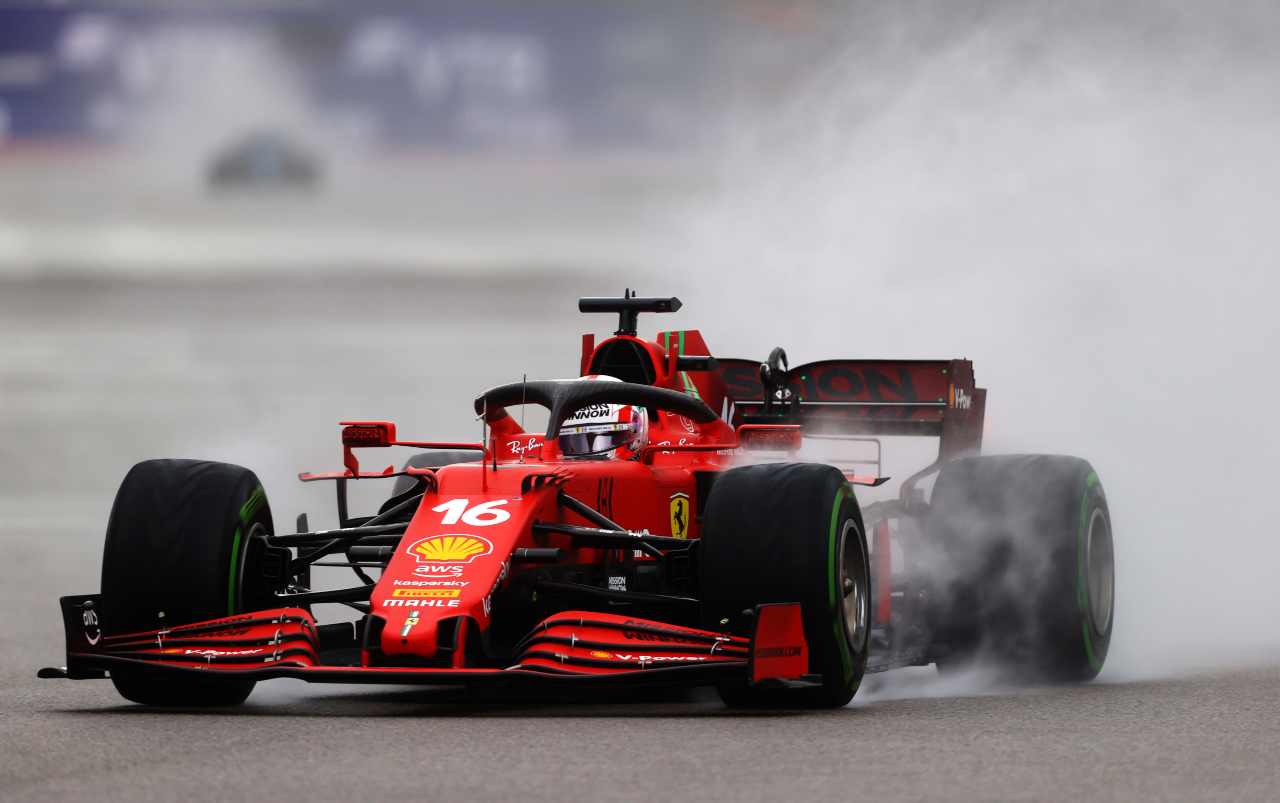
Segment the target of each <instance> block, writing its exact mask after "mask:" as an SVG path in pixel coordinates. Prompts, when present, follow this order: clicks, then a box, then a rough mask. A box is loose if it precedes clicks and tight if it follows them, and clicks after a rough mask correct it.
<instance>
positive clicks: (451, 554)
mask: <svg viewBox="0 0 1280 803" xmlns="http://www.w3.org/2000/svg"><path fill="white" fill-rule="evenodd" d="M492 552H493V544H492V543H490V542H489V539H488V538H482V537H481V536H478V535H433V536H430V537H428V538H423V539H421V540H419V541H415V542H414V543H413V544H412V545H411V546H410V547H409V554H410V555H413V557H414V559H415V560H417V561H418V563H453V564H460V563H470V562H471V561H473V560H475V559H476V558H479V557H483V556H485V555H488V554H490V553H492Z"/></svg>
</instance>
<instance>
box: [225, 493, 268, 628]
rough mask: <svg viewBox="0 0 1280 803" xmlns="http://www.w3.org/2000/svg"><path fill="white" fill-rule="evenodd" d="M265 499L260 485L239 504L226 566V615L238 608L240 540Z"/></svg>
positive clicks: (233, 612) (231, 613)
mask: <svg viewBox="0 0 1280 803" xmlns="http://www.w3.org/2000/svg"><path fill="white" fill-rule="evenodd" d="M266 501H267V494H266V491H264V490H263V488H262V486H261V485H259V486H258V487H256V488H254V489H253V493H251V494H249V498H248V499H247V500H245V503H244V504H243V505H241V506H240V520H239V522H237V524H236V531H235V535H233V536H232V538H231V565H230V566H228V568H227V616H231V615H233V614H235V613H236V611H237V610H239V607H240V606H239V604H238V603H239V596H240V594H239V592H240V588H239V580H240V542H241V540H242V539H243V537H244V533H245V532H247V531H248V529H249V523H250V522H251V521H252V520H253V516H254V514H256V513H257V512H258V510H259V508H261V507H262V505H263V503H264V502H266Z"/></svg>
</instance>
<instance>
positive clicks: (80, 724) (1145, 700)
mask: <svg viewBox="0 0 1280 803" xmlns="http://www.w3.org/2000/svg"><path fill="white" fill-rule="evenodd" d="M482 289H483V286H482V285H478V284H476V283H468V282H462V281H458V280H454V281H452V282H451V283H449V284H447V285H445V286H439V285H437V286H433V287H430V288H428V287H426V286H423V285H415V284H409V283H405V282H403V281H392V282H375V283H372V284H368V283H360V282H355V281H352V282H350V283H347V284H345V285H343V284H341V283H334V282H332V281H328V282H326V283H323V284H321V283H318V282H317V283H308V282H301V283H295V284H281V283H274V284H261V283H254V282H242V283H226V284H222V285H216V286H203V285H197V284H187V285H183V284H173V285H164V286H157V285H130V284H119V283H116V284H112V283H86V282H82V281H70V280H68V281H59V282H51V283H36V284H32V283H10V284H5V285H3V287H0V338H2V339H0V343H3V346H2V347H0V479H2V482H0V522H2V523H0V539H3V542H2V544H3V549H4V553H5V555H6V559H5V561H4V562H3V563H2V564H0V581H2V582H0V700H2V702H0V800H2V801H6V802H7V801H11V800H14V801H16V800H41V801H43V800H93V801H111V800H142V799H155V800H189V801H202V800H256V799H264V798H269V799H306V800H317V801H318V800H352V799H385V800H409V799H440V800H472V801H479V800H499V799H510V798H515V797H519V798H522V799H526V800H544V799H546V800H553V799H554V800H566V799H567V800H573V799H581V800H588V799H589V800H615V799H616V800H640V799H655V798H667V799H684V798H694V799H714V800H810V799H812V800H837V799H839V800H856V799H874V800H878V801H879V800H883V801H889V800H923V799H936V800H1070V801H1100V800H1188V801H1199V800H1275V799H1277V798H1280V768H1278V762H1277V756H1280V661H1273V662H1272V663H1270V664H1267V663H1265V662H1264V663H1263V664H1262V665H1261V666H1260V668H1254V669H1250V670H1234V671H1219V672H1214V673H1208V674H1203V675H1197V676H1193V677H1188V678H1181V679H1168V680H1149V681H1136V682H1126V683H1120V682H1102V683H1097V684H1093V685H1090V686H1086V687H1080V688H1051V689H1036V690H1028V691H1023V692H1020V693H1011V694H1003V695H994V694H976V693H974V692H973V691H972V690H971V689H965V688H963V687H957V686H955V685H951V686H948V685H945V684H940V683H939V682H938V681H936V680H935V679H934V678H933V675H932V673H931V672H930V671H929V670H919V671H916V670H912V671H910V672H908V673H906V674H905V675H901V674H900V675H899V676H898V678H897V680H896V682H895V683H894V685H893V686H891V687H889V688H881V689H879V690H876V689H873V688H869V687H864V691H863V692H862V693H860V695H859V698H858V699H857V700H856V701H855V704H854V705H852V706H851V707H849V708H846V709H843V710H839V711H833V712H820V713H779V714H735V713H732V712H728V711H726V710H725V709H723V708H722V707H721V706H720V705H719V703H718V701H716V700H714V699H712V698H710V697H706V696H693V697H690V698H689V699H682V700H675V701H672V700H656V701H655V700H640V701H637V700H594V701H591V702H588V703H586V704H576V705H575V704H568V703H562V702H556V703H549V704H546V703H544V704H537V703H532V702H529V701H521V700H510V699H506V700H503V699H497V700H488V701H484V702H481V703H478V704H477V703H474V702H471V701H462V700H459V699H458V697H457V695H456V694H454V693H448V692H437V691H401V690H391V691H387V690H382V691H379V690H373V691H366V690H361V689H356V688H351V687H307V686H306V685H305V684H302V683H298V682H293V681H278V682H276V683H272V684H267V685H263V686H260V687H259V689H258V691H256V692H255V693H254V695H253V696H252V697H251V698H250V700H249V703H248V704H247V705H246V706H244V707H243V708H241V709H237V710H235V711H231V712H215V713H209V712H170V713H163V714H157V713H153V712H150V711H147V710H144V709H141V708H138V707H134V706H129V705H124V704H122V701H121V700H120V699H119V698H117V697H116V696H115V694H114V692H113V691H112V689H111V688H110V686H109V684H107V683H106V682H80V683H72V682H66V681H37V680H36V679H35V677H34V673H35V670H36V668H37V667H39V666H41V665H46V664H56V663H58V662H59V661H60V652H61V641H60V639H61V636H60V631H59V628H60V625H59V622H58V616H57V610H56V597H57V596H58V595H60V594H66V593H75V592H81V591H91V590H96V588H97V576H96V575H97V571H98V567H99V560H100V550H101V538H102V532H103V527H104V522H105V516H106V513H107V511H108V509H109V507H110V503H111V498H112V495H113V493H114V490H115V485H116V483H117V482H118V481H119V478H120V477H121V476H122V475H123V474H124V472H125V471H126V470H127V468H128V467H129V466H130V465H131V464H132V463H133V462H135V461H137V460H139V459H144V458H147V457H158V456H185V457H213V458H217V459H227V460H234V461H237V462H243V463H246V464H247V465H249V466H250V467H252V468H254V469H255V470H257V471H258V473H259V474H260V476H261V477H262V478H263V480H264V482H265V484H266V487H267V491H268V493H269V495H270V497H271V499H272V503H273V507H274V509H275V516H276V519H277V522H280V523H281V524H282V525H284V524H285V523H286V522H290V521H291V520H292V517H293V515H294V514H295V513H296V512H298V511H299V510H302V509H306V510H309V511H311V514H312V523H313V524H316V525H318V526H319V525H321V524H324V523H326V522H328V521H330V519H329V518H328V517H329V516H331V513H330V511H331V509H332V508H331V505H330V500H329V498H328V495H327V494H326V493H324V492H322V491H320V490H319V489H315V488H303V487H301V486H299V485H298V484H297V483H294V482H291V481H290V478H291V477H292V474H293V472H296V471H297V470H300V469H303V468H320V467H328V466H329V465H330V464H336V461H337V459H338V449H337V446H336V435H337V430H336V427H335V426H334V424H335V422H336V421H337V420H338V419H339V418H340V417H348V416H355V417H370V418H376V417H389V418H394V419H397V420H398V421H399V423H400V429H401V432H402V433H403V434H405V435H410V434H412V435H415V436H417V435H421V436H424V437H425V436H428V435H430V436H438V437H442V438H454V437H468V436H470V433H471V427H472V422H471V419H470V417H469V416H468V415H467V412H466V411H467V409H468V405H467V402H468V401H469V399H470V398H471V397H472V396H473V395H474V394H475V392H476V391H477V390H478V389H479V388H481V387H483V386H486V385H489V384H496V383H498V382H502V381H509V380H511V379H512V378H513V377H515V376H518V372H519V371H525V370H527V371H528V372H529V374H530V375H532V376H538V375H543V376H557V375H560V376H564V375H570V374H571V373H572V372H573V370H574V367H575V353H574V352H575V345H576V342H577V341H576V334H577V333H578V332H580V331H582V329H583V325H582V323H581V321H579V320H578V319H577V318H576V316H575V315H574V314H573V313H572V297H573V295H574V294H575V293H576V292H577V291H579V290H582V291H584V292H588V293H605V292H610V291H616V288H612V287H610V286H602V285H601V283H600V282H594V283H593V282H575V283H574V284H573V285H572V286H565V285H562V284H561V283H560V282H559V281H557V280H555V279H554V278H552V277H547V276H543V275H538V276H531V277H528V278H527V279H523V280H521V279H517V280H514V283H511V281H510V280H509V284H508V292H507V293H506V294H505V295H504V297H503V298H505V299H506V300H482V296H481V295H480V292H479V291H481V290H482ZM549 304H556V305H559V307H560V308H562V310H563V314H562V315H559V316H541V318H543V320H539V317H540V316H539V315H536V314H531V310H532V311H541V310H544V309H546V308H547V306H546V305H549ZM548 318H549V319H548ZM477 319H479V321H480V323H477ZM335 321H342V323H341V325H340V326H337V327H335V325H334V322H335ZM516 326H518V327H520V329H519V331H520V332H521V333H522V334H521V336H522V348H523V350H524V351H525V352H526V354H527V355H528V356H527V358H526V359H525V360H524V361H523V363H520V364H517V361H515V360H514V359H513V358H512V357H510V356H507V354H506V352H507V349H508V348H509V346H510V336H511V332H512V331H513V329H512V327H516ZM596 328H600V327H596ZM459 344H464V345H465V351H466V353H465V354H460V353H459V352H458V346H459ZM432 416H439V418H438V419H433V418H432ZM1121 613H1123V610H1121ZM1104 677H1105V676H1104Z"/></svg>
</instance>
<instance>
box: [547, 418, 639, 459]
mask: <svg viewBox="0 0 1280 803" xmlns="http://www.w3.org/2000/svg"><path fill="white" fill-rule="evenodd" d="M634 438H635V428H634V426H633V425H631V424H625V423H613V424H580V425H578V426H574V427H565V428H564V429H562V430H561V431H560V452H561V453H562V454H563V455H565V456H566V457H586V456H588V455H598V454H604V453H606V452H611V451H613V450H614V449H617V448H618V447H619V446H626V445H627V444H628V443H630V442H631V441H632V440H633V439H634Z"/></svg>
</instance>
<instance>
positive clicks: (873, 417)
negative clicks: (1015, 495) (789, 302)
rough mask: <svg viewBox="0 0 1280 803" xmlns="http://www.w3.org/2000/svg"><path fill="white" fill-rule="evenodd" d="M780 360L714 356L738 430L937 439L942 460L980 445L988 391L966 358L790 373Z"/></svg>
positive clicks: (838, 363) (830, 365) (804, 368)
mask: <svg viewBox="0 0 1280 803" xmlns="http://www.w3.org/2000/svg"><path fill="white" fill-rule="evenodd" d="M782 360H783V361H782V363H781V364H778V363H777V361H775V360H773V359H772V358H771V363H772V366H771V367H772V370H770V366H762V364H761V363H760V362H759V361H756V360H739V359H723V358H721V359H717V363H718V366H717V369H716V370H717V373H718V374H719V376H720V378H721V380H723V382H724V384H725V388H726V395H727V400H728V402H729V403H730V405H731V407H730V410H731V412H730V413H729V416H728V417H729V418H730V419H731V421H730V423H732V424H733V425H734V426H735V427H736V426H738V425H741V424H791V425H799V426H800V428H801V432H802V433H803V434H805V435H815V436H824V435H825V436H848V437H855V436H868V435H870V436H874V435H912V436H928V437H936V438H938V439H939V446H938V459H939V460H948V459H951V458H953V457H959V456H960V455H963V454H968V453H973V452H977V451H978V450H980V449H981V447H982V429H983V418H984V415H985V412H986V399H987V392H986V390H985V389H984V388H979V387H976V386H975V385H974V379H973V363H972V362H970V361H969V360H822V361H820V362H811V363H806V364H804V365H800V366H797V367H795V368H792V369H790V370H786V368H785V355H784V356H783V358H782ZM762 367H764V368H765V370H764V371H762V370H761V369H762ZM762 377H767V378H768V384H769V389H768V398H766V388H765V382H764V381H763V379H762Z"/></svg>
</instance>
